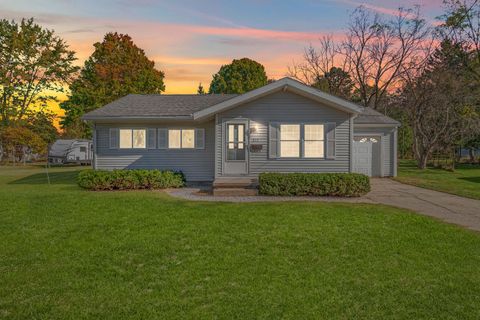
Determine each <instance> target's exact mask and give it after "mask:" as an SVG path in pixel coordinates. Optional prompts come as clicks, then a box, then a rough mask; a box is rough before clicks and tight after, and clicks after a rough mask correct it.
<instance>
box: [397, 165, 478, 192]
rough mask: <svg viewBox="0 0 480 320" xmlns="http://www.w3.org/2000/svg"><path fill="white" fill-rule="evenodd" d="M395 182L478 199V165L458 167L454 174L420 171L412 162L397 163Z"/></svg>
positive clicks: (441, 171)
mask: <svg viewBox="0 0 480 320" xmlns="http://www.w3.org/2000/svg"><path fill="white" fill-rule="evenodd" d="M395 179H396V180H398V181H400V182H403V183H407V184H412V185H414V186H418V187H422V188H427V189H432V190H437V191H443V192H448V193H452V194H456V195H459V196H462V197H468V198H473V199H480V165H469V164H462V165H458V166H457V168H456V169H455V171H454V172H451V171H447V170H443V169H435V168H428V169H425V170H420V169H418V168H417V166H416V165H415V162H414V161H410V160H402V161H400V162H399V168H398V177H396V178H395Z"/></svg>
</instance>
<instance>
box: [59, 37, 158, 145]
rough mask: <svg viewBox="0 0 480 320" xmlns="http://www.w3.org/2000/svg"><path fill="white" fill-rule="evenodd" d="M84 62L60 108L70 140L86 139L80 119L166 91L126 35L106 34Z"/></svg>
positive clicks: (152, 64) (139, 51)
mask: <svg viewBox="0 0 480 320" xmlns="http://www.w3.org/2000/svg"><path fill="white" fill-rule="evenodd" d="M94 47H95V51H94V52H93V54H92V55H91V56H90V57H89V58H88V59H87V61H85V65H84V67H83V69H82V70H81V73H80V76H79V77H78V78H77V79H76V80H75V81H74V82H73V83H72V85H71V86H70V91H71V93H70V95H69V96H68V100H67V101H65V102H63V103H62V104H61V108H62V109H64V110H65V117H64V118H63V120H62V121H61V125H62V127H63V128H64V129H65V130H66V133H67V134H68V135H70V136H77V137H88V136H89V134H90V133H89V131H88V128H87V127H86V126H85V125H84V124H83V123H82V122H81V121H80V118H81V116H82V115H83V114H84V113H86V112H88V111H91V110H94V109H97V108H99V107H101V106H103V105H106V104H108V103H110V102H112V101H113V100H116V99H118V98H120V97H123V96H125V95H127V94H130V93H140V94H150V93H161V92H163V91H165V85H164V83H163V79H164V73H163V72H162V71H159V70H157V69H155V62H154V61H151V60H149V59H148V58H147V56H146V55H145V52H144V51H143V50H142V49H140V48H138V47H137V46H136V45H135V44H134V43H133V41H132V38H131V37H130V36H129V35H126V34H118V33H116V32H115V33H107V34H106V35H105V37H104V39H103V41H102V42H97V43H95V44H94Z"/></svg>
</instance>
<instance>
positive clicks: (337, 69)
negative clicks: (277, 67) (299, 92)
mask: <svg viewBox="0 0 480 320" xmlns="http://www.w3.org/2000/svg"><path fill="white" fill-rule="evenodd" d="M350 72H351V68H350V65H348V64H347V60H346V59H343V58H342V56H341V52H340V47H339V45H338V44H337V43H335V41H334V40H333V38H332V36H324V37H322V38H321V39H320V42H319V46H318V47H317V48H316V47H313V46H312V45H310V46H309V47H307V48H305V50H304V53H303V61H302V62H300V63H294V64H293V66H289V67H288V75H289V76H290V77H293V78H296V79H298V80H300V81H302V82H304V83H306V84H308V85H310V86H312V87H315V88H318V89H320V90H322V91H325V92H328V93H331V94H334V95H338V96H341V97H344V98H347V99H349V98H351V95H352V91H353V89H354V87H353V85H354V83H353V82H352V78H351V76H350Z"/></svg>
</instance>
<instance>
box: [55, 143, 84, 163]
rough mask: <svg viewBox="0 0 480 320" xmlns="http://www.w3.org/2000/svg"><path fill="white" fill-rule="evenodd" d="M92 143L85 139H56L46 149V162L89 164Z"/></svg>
mask: <svg viewBox="0 0 480 320" xmlns="http://www.w3.org/2000/svg"><path fill="white" fill-rule="evenodd" d="M92 159H93V144H92V141H90V140H85V139H70V140H69V139H58V140H57V141H55V142H54V143H53V144H52V145H51V146H50V148H49V150H48V162H49V163H51V164H68V163H76V164H91V163H92Z"/></svg>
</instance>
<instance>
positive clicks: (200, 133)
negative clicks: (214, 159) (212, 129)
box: [195, 129, 205, 149]
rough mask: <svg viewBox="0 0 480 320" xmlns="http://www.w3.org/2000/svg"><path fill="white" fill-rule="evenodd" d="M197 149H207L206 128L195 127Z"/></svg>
mask: <svg viewBox="0 0 480 320" xmlns="http://www.w3.org/2000/svg"><path fill="white" fill-rule="evenodd" d="M195 149H205V129H195Z"/></svg>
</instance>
